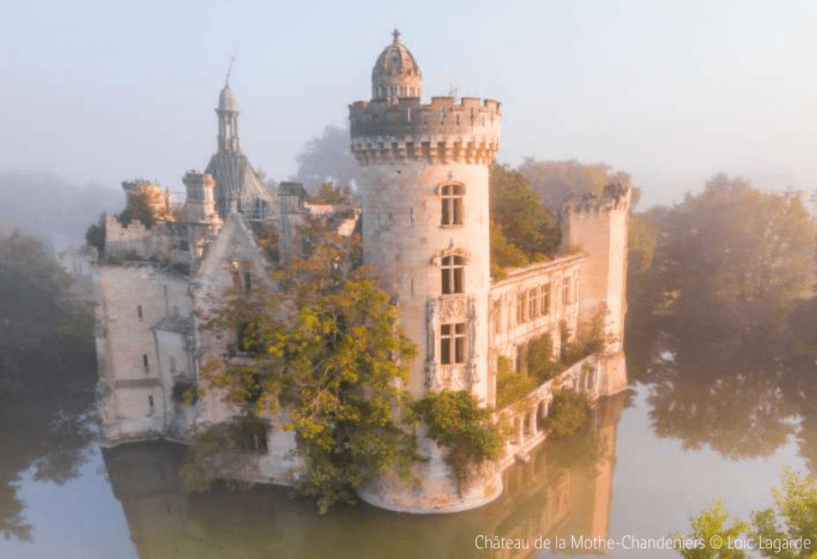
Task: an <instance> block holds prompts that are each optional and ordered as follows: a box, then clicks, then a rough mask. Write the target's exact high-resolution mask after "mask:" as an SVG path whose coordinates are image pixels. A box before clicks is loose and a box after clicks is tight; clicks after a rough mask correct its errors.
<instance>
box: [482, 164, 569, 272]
mask: <svg viewBox="0 0 817 559" xmlns="http://www.w3.org/2000/svg"><path fill="white" fill-rule="evenodd" d="M490 191H491V194H490V205H491V219H492V223H491V256H492V260H493V261H492V266H493V268H494V275H495V276H496V275H501V268H503V267H505V266H515V265H516V266H524V265H527V264H528V263H529V262H530V261H536V260H543V259H545V258H547V257H548V255H550V254H552V253H553V252H554V251H555V250H556V247H557V246H558V244H559V238H560V234H559V229H558V227H556V226H555V223H554V220H553V216H552V215H551V214H550V213H549V212H548V211H547V209H546V208H545V207H544V206H543V205H542V202H541V201H540V200H539V197H538V196H537V195H536V193H535V192H534V191H533V190H531V188H530V184H529V183H528V181H527V179H526V178H525V177H524V176H523V175H522V174H521V173H519V172H518V171H514V170H511V169H509V168H508V167H505V166H502V165H498V164H494V165H492V166H491V171H490Z"/></svg>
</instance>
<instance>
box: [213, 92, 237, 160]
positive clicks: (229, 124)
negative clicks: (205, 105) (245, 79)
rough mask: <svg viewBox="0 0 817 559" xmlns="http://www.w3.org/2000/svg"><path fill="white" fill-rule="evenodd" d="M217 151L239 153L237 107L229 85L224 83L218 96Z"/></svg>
mask: <svg viewBox="0 0 817 559" xmlns="http://www.w3.org/2000/svg"><path fill="white" fill-rule="evenodd" d="M216 114H217V115H218V151H241V145H240V141H239V138H238V105H237V104H236V102H235V96H233V90H232V89H230V84H229V83H225V84H224V89H222V90H221V93H220V94H219V96H218V108H217V109H216Z"/></svg>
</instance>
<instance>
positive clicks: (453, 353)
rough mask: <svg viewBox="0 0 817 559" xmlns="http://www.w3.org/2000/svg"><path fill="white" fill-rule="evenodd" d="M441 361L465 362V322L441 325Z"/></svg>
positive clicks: (447, 362) (450, 363)
mask: <svg viewBox="0 0 817 559" xmlns="http://www.w3.org/2000/svg"><path fill="white" fill-rule="evenodd" d="M440 363H442V364H443V365H452V364H455V363H465V323H464V322H459V323H457V324H442V325H440Z"/></svg>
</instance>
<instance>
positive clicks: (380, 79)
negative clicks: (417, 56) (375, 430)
mask: <svg viewBox="0 0 817 559" xmlns="http://www.w3.org/2000/svg"><path fill="white" fill-rule="evenodd" d="M421 90H422V75H421V73H420V68H419V67H418V65H417V63H416V61H415V60H414V57H413V56H412V54H411V53H410V52H409V50H408V49H407V48H406V47H405V46H404V45H403V44H402V43H401V42H400V35H399V33H397V32H396V31H395V33H394V41H393V42H392V44H390V45H389V46H388V47H386V49H385V50H384V51H383V53H382V54H381V55H380V56H379V57H378V59H377V63H376V64H375V66H374V69H373V71H372V94H373V97H372V99H371V101H358V102H357V103H354V104H353V105H351V106H350V107H349V112H350V121H351V135H352V152H353V153H354V154H355V156H356V157H357V160H358V161H359V162H360V165H361V181H360V182H361V187H362V188H361V190H362V195H363V208H362V213H363V215H364V216H365V218H364V220H363V251H364V261H365V262H366V263H367V264H368V265H370V266H372V267H373V268H375V269H376V270H377V272H378V273H379V275H380V277H381V279H382V281H383V287H384V288H385V289H386V290H387V291H389V292H390V293H391V294H392V296H393V297H394V298H395V299H396V301H397V302H398V304H399V306H400V309H401V319H402V324H403V327H404V328H405V330H406V332H408V333H409V335H410V336H412V338H413V339H414V342H415V343H416V344H417V345H418V347H419V350H420V354H419V355H420V358H418V359H417V360H415V363H414V365H413V369H412V375H411V382H410V386H409V387H408V388H409V389H410V390H411V392H412V393H413V394H414V396H415V397H422V396H423V394H424V393H425V391H426V390H427V389H428V388H434V387H439V386H442V385H446V386H449V387H451V388H452V389H455V390H462V389H469V390H471V392H472V393H473V394H474V395H475V396H477V397H478V398H479V399H481V400H482V401H483V402H484V401H486V395H487V389H486V386H487V382H486V379H487V370H486V355H487V347H486V344H487V330H488V321H487V318H488V309H487V304H488V296H489V289H490V262H489V258H490V246H489V239H488V231H489V215H488V211H489V208H488V198H489V197H488V166H489V165H490V163H491V162H492V161H493V159H494V156H495V155H496V152H497V149H498V147H499V130H500V124H499V120H500V118H499V117H500V112H499V103H498V102H496V101H491V100H485V101H484V102H480V100H479V99H473V98H464V99H463V100H462V102H461V103H455V101H454V99H453V98H451V97H433V98H432V99H431V103H430V104H422V103H421V100H420V94H421ZM443 381H446V382H443Z"/></svg>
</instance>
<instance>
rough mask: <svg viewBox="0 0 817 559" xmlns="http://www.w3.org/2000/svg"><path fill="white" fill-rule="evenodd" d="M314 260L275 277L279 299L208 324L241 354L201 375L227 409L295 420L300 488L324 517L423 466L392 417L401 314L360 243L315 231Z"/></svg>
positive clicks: (248, 297)
mask: <svg viewBox="0 0 817 559" xmlns="http://www.w3.org/2000/svg"><path fill="white" fill-rule="evenodd" d="M304 234H305V236H306V237H307V238H308V239H310V242H309V243H308V246H307V248H308V253H307V254H305V256H304V257H303V258H297V259H295V261H294V262H292V263H291V265H289V266H287V267H286V268H285V269H284V270H279V271H277V272H275V273H274V274H273V277H272V280H273V281H274V282H275V283H276V284H277V286H278V289H277V290H276V291H275V292H273V293H268V292H266V291H264V290H256V292H252V293H243V294H236V295H235V296H233V297H231V300H230V301H229V304H228V305H227V306H226V307H225V308H222V309H220V310H219V311H218V312H216V313H214V314H213V315H212V316H210V317H209V319H208V321H207V323H206V325H205V327H206V328H208V329H210V330H212V331H215V332H224V331H233V332H234V331H237V329H238V327H239V326H241V325H246V324H250V325H252V326H251V327H250V328H243V337H244V340H243V346H244V348H245V349H247V351H246V352H245V355H246V356H248V357H251V359H252V364H249V365H248V364H245V363H244V364H235V363H233V362H231V361H230V360H226V361H225V362H222V363H219V364H217V366H215V367H210V368H205V369H204V371H203V376H205V377H206V380H207V382H208V383H209V384H210V385H211V386H213V387H220V388H224V389H226V390H227V400H228V401H229V402H230V403H232V404H235V405H239V406H241V407H242V408H243V409H245V410H247V413H252V414H254V415H257V416H259V417H265V416H268V415H273V414H276V413H277V412H278V411H279V410H280V409H281V408H286V410H287V412H288V418H287V422H286V423H285V424H284V425H282V428H283V429H289V430H293V431H295V433H296V435H297V440H298V452H299V454H300V455H301V457H302V459H303V461H304V470H303V471H302V472H299V474H300V475H299V477H298V480H299V489H300V491H301V492H302V493H303V494H305V495H307V496H312V497H316V498H317V500H318V506H319V507H320V509H321V510H326V508H328V507H329V506H330V505H331V504H332V503H334V502H336V501H342V500H349V499H352V498H353V495H354V493H353V490H354V489H355V488H358V487H360V486H361V485H363V484H364V483H365V482H367V481H369V480H371V479H373V478H376V477H377V476H379V475H380V474H382V473H383V472H384V471H385V470H386V469H387V468H390V467H392V466H397V467H403V469H404V470H405V468H406V467H407V465H408V464H409V463H410V462H411V461H412V460H414V459H415V458H417V455H416V448H415V444H414V440H413V437H411V436H410V434H408V433H407V432H406V430H405V429H404V428H403V427H402V425H401V422H400V420H399V417H396V416H395V413H394V411H395V410H396V409H399V408H400V406H401V405H402V404H404V403H406V402H407V401H408V396H407V394H406V393H405V392H404V391H403V390H402V388H401V386H403V385H404V384H405V383H406V382H407V380H408V379H407V374H408V373H407V368H406V365H405V364H406V363H408V362H409V361H410V360H411V359H412V358H413V356H414V353H415V347H414V345H413V344H412V343H411V342H410V341H409V340H408V338H406V336H405V335H404V334H403V333H402V332H401V331H400V329H399V327H398V326H397V309H396V307H395V305H394V304H393V303H392V302H391V300H390V299H389V296H388V294H387V293H385V292H384V291H383V290H381V289H379V288H378V287H377V286H376V284H375V280H374V278H373V277H372V275H371V273H370V272H369V271H368V270H367V269H365V268H363V267H361V266H360V265H359V262H360V255H359V239H356V240H353V241H349V240H348V239H343V238H340V237H337V236H336V235H334V234H332V233H331V232H330V231H327V230H325V229H322V228H321V227H319V226H318V225H317V224H312V226H311V227H310V228H309V229H308V230H307V231H305V232H304Z"/></svg>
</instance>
